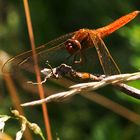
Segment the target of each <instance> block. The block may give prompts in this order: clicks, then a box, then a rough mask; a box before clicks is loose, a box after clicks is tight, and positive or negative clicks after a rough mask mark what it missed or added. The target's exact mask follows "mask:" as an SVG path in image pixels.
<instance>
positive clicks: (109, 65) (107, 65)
mask: <svg viewBox="0 0 140 140" xmlns="http://www.w3.org/2000/svg"><path fill="white" fill-rule="evenodd" d="M92 41H93V44H94V46H95V48H96V51H97V54H98V57H99V60H100V64H101V66H102V68H103V71H104V73H105V75H115V74H120V73H121V72H120V70H119V68H118V66H117V64H116V63H115V61H114V59H113V58H112V56H111V54H110V52H109V50H108V49H107V47H106V45H105V43H104V41H103V40H102V39H101V38H100V37H99V36H96V38H94V39H93V38H92Z"/></svg>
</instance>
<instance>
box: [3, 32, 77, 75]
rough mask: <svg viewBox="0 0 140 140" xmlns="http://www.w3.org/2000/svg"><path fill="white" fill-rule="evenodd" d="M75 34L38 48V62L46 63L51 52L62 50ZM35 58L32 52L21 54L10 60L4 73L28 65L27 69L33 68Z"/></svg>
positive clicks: (5, 65) (4, 67) (5, 66)
mask: <svg viewBox="0 0 140 140" xmlns="http://www.w3.org/2000/svg"><path fill="white" fill-rule="evenodd" d="M74 33H75V32H73V33H69V34H66V35H64V36H61V37H59V38H57V39H54V40H52V41H50V42H48V43H46V44H44V45H41V46H39V47H37V48H36V55H37V58H38V59H39V60H38V61H41V59H43V60H44V61H47V55H49V52H53V51H57V50H59V49H60V48H64V47H65V41H67V39H69V38H71V37H72V36H73V35H74ZM33 63H34V62H33V57H32V50H30V51H27V52H24V53H21V54H19V55H17V56H15V57H13V58H11V59H9V60H8V61H7V62H6V63H5V64H4V66H3V68H2V70H3V72H10V73H12V72H14V71H16V70H18V69H19V68H21V67H24V65H25V64H26V68H27V69H29V68H31V65H32V67H33ZM9 67H10V69H9Z"/></svg>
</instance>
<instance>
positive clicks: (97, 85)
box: [21, 72, 140, 106]
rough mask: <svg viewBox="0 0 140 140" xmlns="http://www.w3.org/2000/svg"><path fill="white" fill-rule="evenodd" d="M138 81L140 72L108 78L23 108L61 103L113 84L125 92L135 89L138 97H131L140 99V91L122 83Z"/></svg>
mask: <svg viewBox="0 0 140 140" xmlns="http://www.w3.org/2000/svg"><path fill="white" fill-rule="evenodd" d="M138 79H140V72H136V73H132V74H119V75H113V76H108V77H106V78H103V79H102V80H101V81H98V82H88V83H80V84H75V85H73V86H71V87H69V88H70V90H68V91H65V92H60V93H56V94H54V95H50V96H49V97H47V98H44V99H42V100H37V101H32V102H28V103H24V104H22V105H21V106H33V105H39V104H42V103H44V102H46V103H48V102H51V101H60V100H64V99H66V98H68V97H71V96H74V95H75V94H78V93H80V92H85V91H91V90H97V89H99V88H102V87H104V86H107V85H109V84H113V86H114V87H116V88H118V89H120V90H125V89H126V88H128V87H129V88H131V89H133V90H134V91H137V92H136V93H135V94H136V95H134V96H133V94H132V93H131V96H133V97H136V98H137V99H140V90H138V89H135V88H132V87H130V86H127V85H126V84H123V83H122V82H129V81H134V80H138ZM129 95H130V94H129Z"/></svg>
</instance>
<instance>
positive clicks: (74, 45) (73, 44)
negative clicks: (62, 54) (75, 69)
mask: <svg viewBox="0 0 140 140" xmlns="http://www.w3.org/2000/svg"><path fill="white" fill-rule="evenodd" d="M65 46H66V49H67V51H68V52H69V53H70V54H74V53H75V52H77V51H78V50H80V49H81V44H80V42H79V41H78V40H74V39H68V41H67V42H66V43H65Z"/></svg>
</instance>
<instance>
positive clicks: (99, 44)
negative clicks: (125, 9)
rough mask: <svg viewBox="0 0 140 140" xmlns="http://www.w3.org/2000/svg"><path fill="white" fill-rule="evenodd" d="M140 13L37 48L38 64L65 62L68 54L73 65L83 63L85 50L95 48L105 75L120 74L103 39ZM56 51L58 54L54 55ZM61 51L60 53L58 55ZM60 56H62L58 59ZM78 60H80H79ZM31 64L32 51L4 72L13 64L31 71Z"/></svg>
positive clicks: (128, 15)
mask: <svg viewBox="0 0 140 140" xmlns="http://www.w3.org/2000/svg"><path fill="white" fill-rule="evenodd" d="M139 13H140V11H134V12H131V13H129V14H127V15H125V16H122V17H121V18H119V19H117V20H115V21H114V22H112V23H111V24H109V25H107V26H104V27H101V28H98V29H95V30H92V29H80V30H78V31H76V32H73V33H69V34H66V35H64V36H61V37H59V38H57V39H55V40H53V41H50V42H49V43H47V44H44V45H42V46H39V47H38V48H36V53H37V57H38V59H39V61H38V62H39V63H44V62H42V60H43V59H44V61H46V60H49V61H50V62H51V60H52V59H53V57H54V59H55V60H56V63H57V61H59V59H60V58H62V61H64V58H67V57H68V54H70V56H73V60H72V63H74V64H76V63H81V62H82V61H83V58H84V57H83V56H84V52H85V50H86V49H87V48H91V47H95V48H96V51H97V54H98V57H99V60H100V64H101V66H102V68H103V71H104V73H105V75H113V74H119V73H120V70H119V68H118V66H117V64H116V63H115V61H114V60H113V58H112V56H111V54H110V52H109V50H108V49H107V47H106V45H105V43H104V41H103V40H102V39H103V38H104V37H106V36H108V35H110V34H111V33H113V32H114V31H116V30H117V29H119V28H121V27H122V26H124V25H125V24H127V23H128V22H130V21H131V20H132V19H134V18H135V17H136V16H137V15H138V14H139ZM54 51H55V52H56V53H53V52H54ZM59 51H60V53H58V52H59ZM58 54H60V55H59V58H58V59H57V55H58ZM78 58H79V60H77V59H78ZM31 63H33V58H32V51H27V52H24V53H22V54H19V55H17V56H15V57H13V58H11V59H10V60H8V61H7V62H6V63H5V65H4V66H3V71H4V72H5V71H7V67H8V66H9V64H12V65H13V66H14V67H13V68H17V67H24V68H25V67H26V68H28V69H30V66H29V64H31ZM62 63H63V62H62ZM57 66H58V64H57Z"/></svg>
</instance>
